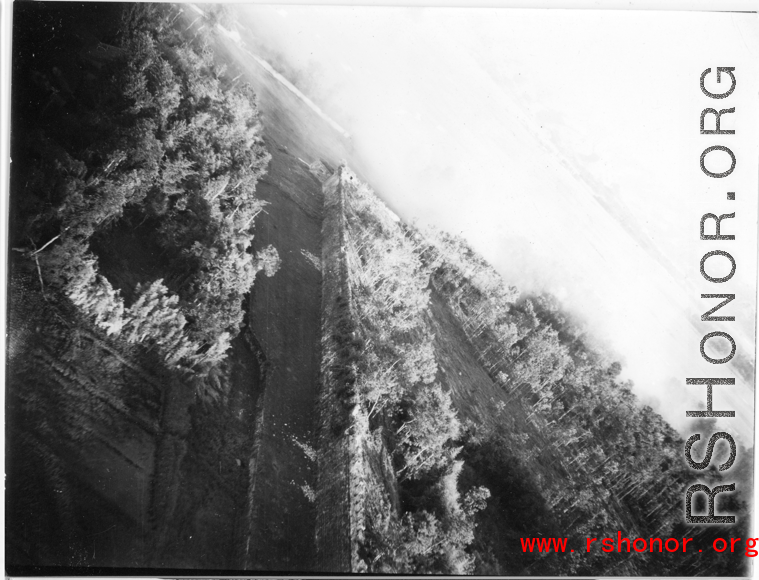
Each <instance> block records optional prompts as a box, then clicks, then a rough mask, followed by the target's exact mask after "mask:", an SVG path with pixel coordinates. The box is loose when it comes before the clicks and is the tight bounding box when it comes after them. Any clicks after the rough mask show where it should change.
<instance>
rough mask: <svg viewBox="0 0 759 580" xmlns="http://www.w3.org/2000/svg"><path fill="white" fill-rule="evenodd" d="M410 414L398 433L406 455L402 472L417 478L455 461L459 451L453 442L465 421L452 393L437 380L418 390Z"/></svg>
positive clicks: (402, 451) (401, 451) (402, 452)
mask: <svg viewBox="0 0 759 580" xmlns="http://www.w3.org/2000/svg"><path fill="white" fill-rule="evenodd" d="M410 415H411V419H409V420H408V421H406V422H405V423H404V424H403V425H402V426H401V427H400V429H398V431H397V433H396V436H397V447H396V449H397V452H398V453H399V454H400V455H401V457H402V458H403V463H404V466H403V469H402V470H401V471H402V472H404V474H405V477H409V478H412V479H413V478H416V477H419V476H420V475H421V474H423V473H425V472H427V471H429V470H431V469H434V468H439V467H442V466H444V465H446V464H447V463H449V462H450V461H451V458H452V457H453V456H455V453H456V451H455V450H453V449H451V447H450V444H451V442H452V441H454V440H456V439H457V438H458V436H459V433H460V430H461V424H460V423H459V420H458V418H457V417H456V411H455V410H454V408H453V405H452V403H451V397H450V395H449V394H448V393H446V392H445V391H443V389H442V387H441V386H440V385H439V384H437V383H436V384H434V385H431V386H429V387H423V388H421V389H420V390H419V391H417V393H416V395H415V397H414V398H413V400H412V405H411V410H410Z"/></svg>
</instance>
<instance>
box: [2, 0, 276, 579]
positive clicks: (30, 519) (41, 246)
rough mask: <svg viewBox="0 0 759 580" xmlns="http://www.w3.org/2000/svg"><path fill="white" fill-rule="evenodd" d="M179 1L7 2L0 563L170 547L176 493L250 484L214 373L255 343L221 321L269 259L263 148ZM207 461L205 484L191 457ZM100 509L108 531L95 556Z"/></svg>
mask: <svg viewBox="0 0 759 580" xmlns="http://www.w3.org/2000/svg"><path fill="white" fill-rule="evenodd" d="M180 15H181V10H177V8H176V6H173V5H169V4H131V5H119V4H113V5H109V6H104V5H92V6H88V7H84V8H82V7H78V6H77V7H74V6H71V5H66V4H65V3H64V4H60V5H57V6H50V5H49V4H48V5H34V6H31V5H30V6H29V7H24V8H18V7H17V9H16V10H15V11H14V26H15V29H14V55H13V84H14V91H13V95H12V96H13V101H12V111H13V127H12V134H11V149H12V154H13V168H12V174H11V191H12V195H11V199H10V202H11V203H10V212H11V216H10V226H11V227H10V232H9V245H10V248H11V251H10V256H9V258H10V262H9V264H10V266H9V274H10V279H11V282H10V301H11V305H10V307H9V311H10V319H9V320H10V322H9V327H10V328H9V331H10V341H9V368H8V397H7V401H8V408H7V436H8V441H9V447H8V464H7V469H8V477H9V485H8V492H7V496H6V497H7V511H6V513H7V520H6V526H7V529H8V530H9V534H8V536H7V537H8V544H7V545H6V554H8V555H9V556H8V563H9V565H10V564H13V565H19V564H24V565H26V564H35V565H36V564H40V565H65V566H85V565H89V564H88V562H90V561H95V562H97V563H101V562H105V563H107V564H110V565H115V564H117V563H121V565H124V564H123V563H125V562H126V563H130V565H131V566H134V565H137V566H142V567H145V566H149V565H151V564H158V565H164V564H161V563H162V562H164V561H168V562H175V561H178V560H177V558H176V557H174V556H172V554H175V553H176V552H177V550H176V549H175V548H173V547H171V545H170V543H168V542H170V538H171V536H172V534H175V535H176V534H178V533H180V532H181V528H179V527H176V524H175V522H174V521H172V518H176V517H178V516H175V515H172V514H174V513H175V511H176V510H175V507H174V506H175V505H176V502H177V499H176V498H177V497H182V494H183V493H185V492H184V491H183V489H185V488H187V487H192V486H193V485H196V486H200V487H201V488H203V489H204V490H205V493H206V497H208V498H212V497H214V494H216V495H217V496H218V495H219V493H221V492H218V491H213V490H214V489H218V488H219V487H220V485H221V486H226V487H225V488H224V489H225V490H226V491H224V493H226V494H227V495H226V496H224V497H225V498H226V497H228V496H231V497H232V498H233V499H234V500H235V501H239V503H243V502H244V501H245V500H246V496H247V479H248V477H247V474H246V473H245V472H244V471H242V470H241V469H240V468H239V467H238V465H239V462H240V460H239V457H244V453H246V452H248V449H249V447H250V438H251V433H250V429H249V427H248V426H247V425H242V424H239V422H236V423H233V422H232V421H230V419H231V418H233V419H237V418H238V416H237V415H236V413H237V412H238V411H239V409H235V410H234V411H233V403H234V402H235V401H237V402H238V404H242V403H239V401H242V400H243V397H242V395H239V394H237V393H234V394H230V388H231V385H232V384H233V383H234V382H235V381H237V383H243V380H241V379H240V378H236V376H237V375H239V373H240V371H239V370H238V368H239V367H240V366H241V365H243V364H247V365H249V366H250V365H254V367H255V364H256V363H255V357H257V356H258V357H259V358H260V356H261V355H260V353H259V352H258V350H257V346H256V345H255V339H254V338H252V337H250V336H244V337H241V336H240V337H239V338H237V339H236V337H238V336H239V335H240V331H241V329H242V328H243V327H244V325H245V324H246V323H245V322H244V318H245V316H246V312H245V309H246V306H245V298H246V297H247V296H248V295H249V293H250V290H251V287H252V286H253V284H254V279H255V278H256V276H257V274H258V273H259V272H260V273H261V275H266V276H273V275H274V274H275V273H276V272H277V270H278V268H279V266H280V259H279V256H278V252H277V250H276V249H275V248H274V247H272V246H267V247H260V249H258V250H255V251H254V249H253V240H254V233H255V227H256V218H257V217H258V216H260V215H261V213H262V212H263V211H265V210H264V207H265V205H266V204H265V202H264V201H263V200H261V199H260V198H259V197H258V196H257V194H256V190H257V185H258V184H259V181H260V179H261V178H262V176H263V175H264V174H265V172H266V168H267V164H268V163H269V159H270V155H269V153H268V152H267V150H266V147H265V146H264V143H263V140H262V129H261V123H260V114H259V111H258V105H257V99H256V95H255V94H254V92H253V90H252V89H251V87H250V86H247V85H245V84H242V83H233V82H232V78H231V77H230V76H229V75H227V74H226V73H225V70H224V67H223V66H222V65H220V64H219V63H218V61H217V60H216V59H215V57H214V53H213V51H212V50H211V48H210V45H209V42H210V39H209V37H208V35H207V34H197V33H195V31H190V30H188V29H187V27H186V24H183V21H182V20H180V18H179V17H180ZM259 219H260V218H259ZM235 340H236V341H237V343H236V344H237V345H238V346H237V349H238V351H239V352H238V354H239V353H240V352H242V353H243V357H242V362H241V357H240V356H237V358H236V360H235V361H234V364H232V363H230V362H229V360H228V354H229V352H230V351H231V350H232V348H231V345H232V344H233V342H234V341H235ZM247 344H252V345H253V346H252V347H250V348H249V347H247V346H245V345H247ZM251 349H252V350H253V353H252V354H251V353H250V352H249V351H250V350H251ZM247 359H253V362H250V363H249V362H246V361H247ZM244 378H245V381H246V383H245V386H246V387H247V386H248V385H249V384H250V383H251V380H252V379H251V378H250V377H244ZM233 396H234V397H236V399H235V400H234V401H233V400H232V399H233ZM245 397H246V399H245V400H246V401H247V400H248V399H251V398H252V395H249V394H248V393H245ZM245 406H247V407H252V403H248V402H246V403H245ZM247 407H246V411H248V409H247ZM250 412H251V413H252V411H250ZM193 424H194V425H196V427H195V428H194V429H191V425H193ZM188 449H189V451H190V456H191V459H192V461H194V462H195V463H192V462H188V461H186V460H185V457H186V456H187V454H188ZM222 463H224V466H225V470H226V471H228V472H229V475H228V476H227V477H226V480H225V481H224V482H222V483H221V484H214V485H209V481H208V478H207V477H206V478H205V479H203V477H202V475H197V472H198V469H199V467H203V468H206V469H207V467H206V466H207V465H208V464H211V465H213V466H214V468H218V469H219V470H220V471H221V465H222ZM91 469H94V471H90V470H91ZM193 471H194V472H195V473H193ZM185 472H190V474H189V476H188V475H187V474H186V473H185ZM143 473H147V474H149V476H148V479H147V480H145V481H143V479H142V478H144V477H145V476H144V475H143ZM135 474H136V475H135ZM114 476H120V477H121V481H118V480H113V477H114ZM130 478H132V479H130ZM193 478H194V479H193ZM197 480H200V482H199V483H198V481H197ZM178 481H179V482H180V484H179V485H178V484H177V482H178ZM184 482H187V483H186V484H185V483H184ZM92 485H95V486H96V487H97V491H96V490H95V489H94V488H92V487H91V486H92ZM88 486H90V487H88ZM182 486H185V487H184V488H183V487H182ZM214 486H215V487H214ZM191 491H192V490H191ZM193 493H196V492H194V491H193ZM114 498H115V500H116V501H117V504H118V505H114V504H112V503H109V502H112V501H113V500H114ZM238 498H239V500H238ZM147 501H149V502H150V506H149V509H147V508H144V504H145V502H147ZM193 501H195V502H196V505H197V501H198V500H193ZM219 501H221V500H219ZM225 501H226V500H225ZM119 502H120V503H119ZM180 508H181V509H180V510H179V511H178V512H177V513H178V514H179V515H181V514H182V509H185V510H186V509H190V508H189V504H187V503H186V502H185V505H184V507H183V506H182V505H180ZM194 509H197V508H196V506H195V508H194ZM140 510H141V511H140ZM99 520H101V521H103V522H109V525H105V524H102V525H103V527H104V528H105V529H108V530H116V531H118V533H119V534H120V535H119V536H118V538H119V539H118V540H114V539H113V538H110V537H109V535H106V536H103V538H104V539H105V542H106V544H107V545H117V546H120V549H116V550H115V551H114V552H112V553H111V551H110V550H112V549H113V548H109V552H108V553H106V554H103V553H102V552H103V550H102V549H101V550H99V552H100V553H99V554H96V552H95V550H94V547H93V546H94V545H93V544H92V533H93V532H99V530H97V529H94V530H93V529H92V526H96V527H97V526H99V525H101V524H99ZM146 522H149V526H148V525H147V524H146ZM110 524H113V525H110ZM186 525H187V524H186ZM228 527H233V523H230V524H229V526H228ZM172 528H173V529H172ZM111 533H115V532H109V534H111ZM167 538H168V539H167ZM85 546H88V547H87V548H85ZM167 554H168V555H169V558H168V559H167V557H166V555H167ZM96 557H98V558H100V559H97V560H95V558H96ZM172 557H173V559H171V558H172ZM204 561H205V562H206V565H209V563H216V562H225V561H228V559H227V558H226V555H225V554H224V552H223V551H222V550H221V549H220V550H219V553H218V554H217V555H216V556H215V557H213V558H206V559H205V560H204ZM212 565H217V566H219V564H212Z"/></svg>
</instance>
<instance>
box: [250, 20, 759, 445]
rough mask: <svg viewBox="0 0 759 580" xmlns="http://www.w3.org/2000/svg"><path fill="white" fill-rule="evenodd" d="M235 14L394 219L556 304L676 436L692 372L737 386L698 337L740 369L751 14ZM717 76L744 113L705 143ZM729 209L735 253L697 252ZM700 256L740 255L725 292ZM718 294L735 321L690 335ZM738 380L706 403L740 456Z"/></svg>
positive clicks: (748, 289)
mask: <svg viewBox="0 0 759 580" xmlns="http://www.w3.org/2000/svg"><path fill="white" fill-rule="evenodd" d="M236 10H237V14H238V18H239V20H238V25H239V26H238V30H239V31H240V32H241V34H242V38H243V40H244V42H245V43H246V44H247V45H248V46H250V47H251V48H252V49H253V50H254V51H255V50H258V51H259V52H261V53H262V54H263V55H264V58H266V53H268V54H270V55H276V56H278V57H279V58H283V59H284V61H285V62H286V64H287V67H288V70H289V71H291V73H292V72H294V76H296V77H297V78H295V79H293V82H294V83H295V84H296V85H297V86H298V88H299V89H300V90H301V91H303V92H304V93H305V94H307V95H308V97H309V98H310V99H311V100H313V102H314V103H316V105H317V106H318V107H319V108H320V109H321V110H323V111H324V113H325V114H326V115H328V116H329V117H331V118H332V119H334V121H335V122H336V123H337V124H339V126H340V127H344V128H345V129H346V130H347V131H348V132H349V133H350V135H351V138H352V142H353V145H354V147H355V151H356V154H355V157H356V158H355V159H348V161H349V162H354V163H356V164H358V165H360V166H361V168H362V172H363V174H364V175H365V176H366V177H367V178H368V179H369V181H370V182H371V184H372V186H373V187H374V188H375V189H376V190H377V191H378V192H379V193H380V195H381V196H382V197H383V199H384V200H385V201H386V202H387V203H388V204H389V205H390V206H391V207H392V208H393V209H394V210H395V211H396V212H397V213H398V214H399V215H401V216H402V217H403V218H404V219H406V220H414V219H416V220H418V221H419V222H420V223H422V224H425V223H429V224H434V225H436V226H439V227H441V228H443V229H445V230H448V231H450V232H453V233H456V234H459V235H462V236H463V237H464V238H466V239H467V240H468V241H470V242H471V243H472V245H473V246H474V247H475V249H477V250H478V251H479V252H480V253H482V254H483V255H484V256H485V257H486V259H488V260H489V261H490V262H491V263H492V264H493V265H494V266H495V267H496V269H497V270H498V271H499V272H501V273H502V275H503V276H504V278H505V279H506V281H507V282H508V283H513V284H515V285H517V286H518V287H519V288H520V289H522V290H523V291H528V292H538V291H548V292H551V293H553V294H554V295H556V296H557V297H558V298H559V299H560V300H561V301H562V302H563V304H564V305H565V307H566V308H567V309H569V310H570V311H571V312H573V313H575V314H576V315H577V316H578V317H579V318H580V319H581V320H583V321H585V322H586V323H587V325H588V326H589V328H590V330H591V331H592V333H593V334H594V335H595V336H596V337H597V338H598V340H599V343H601V344H604V345H605V346H606V347H607V348H608V349H609V350H610V351H612V352H613V353H615V355H616V356H618V357H619V358H621V360H622V362H623V366H624V368H625V375H624V376H625V377H626V378H630V379H632V380H633V381H634V382H635V385H636V386H635V389H636V392H637V393H638V395H639V396H640V397H641V399H642V400H643V401H644V402H646V403H648V404H651V405H652V406H654V408H656V409H657V410H658V411H659V412H661V413H662V414H663V415H664V416H665V418H666V419H667V420H668V421H670V422H671V423H672V424H673V425H674V426H675V427H677V428H679V429H681V430H683V432H684V433H685V432H688V430H689V427H688V426H689V423H688V421H689V420H687V419H686V418H685V411H686V410H687V409H696V408H701V407H702V406H703V401H704V400H705V388H704V387H686V386H685V377H686V376H737V372H736V371H735V369H730V368H728V369H721V368H718V367H715V366H714V365H709V364H708V363H706V362H705V361H704V360H703V359H702V358H701V357H700V355H699V342H700V340H701V337H702V336H703V335H704V334H705V333H706V332H711V331H714V330H725V331H728V332H730V333H731V334H732V336H733V337H734V338H735V340H736V342H737V344H738V350H739V353H741V354H743V355H744V356H746V357H748V358H749V360H752V361H753V353H754V319H755V306H754V305H755V279H756V261H755V260H756V215H757V206H756V191H757V179H756V178H757V175H756V173H757V172H756V159H757V148H756V144H755V141H756V135H757V118H756V116H755V110H756V107H753V108H751V109H750V108H749V106H747V105H748V104H749V103H750V102H751V100H752V99H754V97H755V96H756V94H757V83H756V79H757V78H759V75H757V67H756V64H754V63H756V62H757V57H759V53H758V51H757V48H756V44H755V43H756V38H757V26H756V16H755V15H751V14H718V13H682V12H679V13H667V12H592V11H559V10H552V11H538V10H536V11H528V10H500V11H499V10H493V9H472V10H465V9H439V10H432V9H423V8H421V9H393V8H377V7H374V8H371V7H361V8H351V7H304V6H301V7H295V6H268V7H267V6H242V5H240V6H237V8H236ZM752 43H753V44H752ZM716 66H734V67H736V74H737V77H738V88H737V89H736V93H735V95H734V97H733V100H732V101H731V102H730V104H729V105H725V106H735V105H736V103H737V104H738V105H737V113H736V114H735V115H734V116H733V119H734V121H733V120H730V121H729V123H730V124H725V125H724V126H723V128H731V127H735V128H736V129H737V133H736V135H735V136H730V137H725V136H719V137H718V138H716V137H715V136H702V135H699V132H698V122H699V113H700V111H701V109H703V108H705V107H717V108H721V106H720V105H722V103H723V102H720V101H710V100H709V99H706V98H705V97H704V95H703V94H702V93H701V91H700V89H699V77H700V74H701V71H703V70H704V69H705V68H707V67H716ZM713 90H715V91H717V90H718V88H717V87H714V88H713ZM719 90H722V88H721V87H719ZM715 103H716V104H715ZM741 105H743V106H741ZM726 119H727V117H726ZM713 144H726V145H730V146H731V147H732V148H733V150H734V151H736V153H737V155H738V158H739V159H738V166H737V168H736V171H735V172H734V174H733V175H732V176H730V177H729V178H728V179H724V180H714V179H709V178H707V177H705V176H704V175H703V174H702V173H701V171H700V169H699V164H698V160H699V156H700V153H701V151H703V149H704V148H706V147H707V146H710V145H713ZM715 182H718V183H715ZM728 189H729V190H731V191H732V190H735V191H736V201H734V202H729V201H726V200H725V192H726V191H727V190H728ZM732 211H736V214H737V216H736V219H735V220H729V221H728V222H725V224H726V226H725V231H726V232H728V233H733V232H735V233H737V238H738V239H737V240H736V241H735V242H719V243H716V242H701V241H699V240H698V226H699V218H700V216H701V215H703V214H704V213H708V212H712V213H716V214H722V213H729V212H732ZM728 223H729V224H730V225H729V226H727V224H728ZM720 244H721V245H720ZM712 249H729V250H730V252H731V253H732V254H733V255H734V256H735V258H736V261H737V263H738V269H737V273H736V276H735V277H734V278H733V280H731V281H730V282H729V283H728V284H722V285H716V284H709V283H707V282H705V281H704V279H703V278H702V277H701V275H700V274H699V269H698V268H699V260H700V258H701V256H702V255H703V254H704V253H705V252H706V251H709V250H712ZM715 266H716V263H715ZM712 273H713V274H715V275H717V274H719V272H718V271H717V269H716V267H715V269H714V271H713V272H712ZM720 292H731V293H732V292H734V293H735V294H736V295H737V300H736V302H733V303H732V304H731V305H730V307H729V308H727V309H726V310H730V312H729V314H734V315H736V317H737V320H736V322H734V323H705V322H701V321H700V314H701V313H703V312H704V311H705V310H706V309H707V308H709V307H711V306H712V305H715V304H716V303H715V304H712V303H711V301H706V300H702V299H701V298H700V294H701V293H720ZM705 304H709V306H705ZM721 314H724V313H721ZM727 366H728V367H730V366H732V365H727ZM726 373H727V374H726ZM737 382H738V384H737V385H736V386H735V387H715V395H714V400H715V406H714V408H715V409H726V408H729V409H735V410H736V411H737V418H736V419H732V420H728V422H726V423H725V427H727V428H729V430H730V431H732V432H733V433H736V432H738V431H740V432H741V434H742V435H743V437H741V439H742V440H743V441H744V442H745V444H746V445H751V429H752V426H753V385H752V384H747V383H745V382H744V381H742V380H741V379H740V378H738V380H737Z"/></svg>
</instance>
